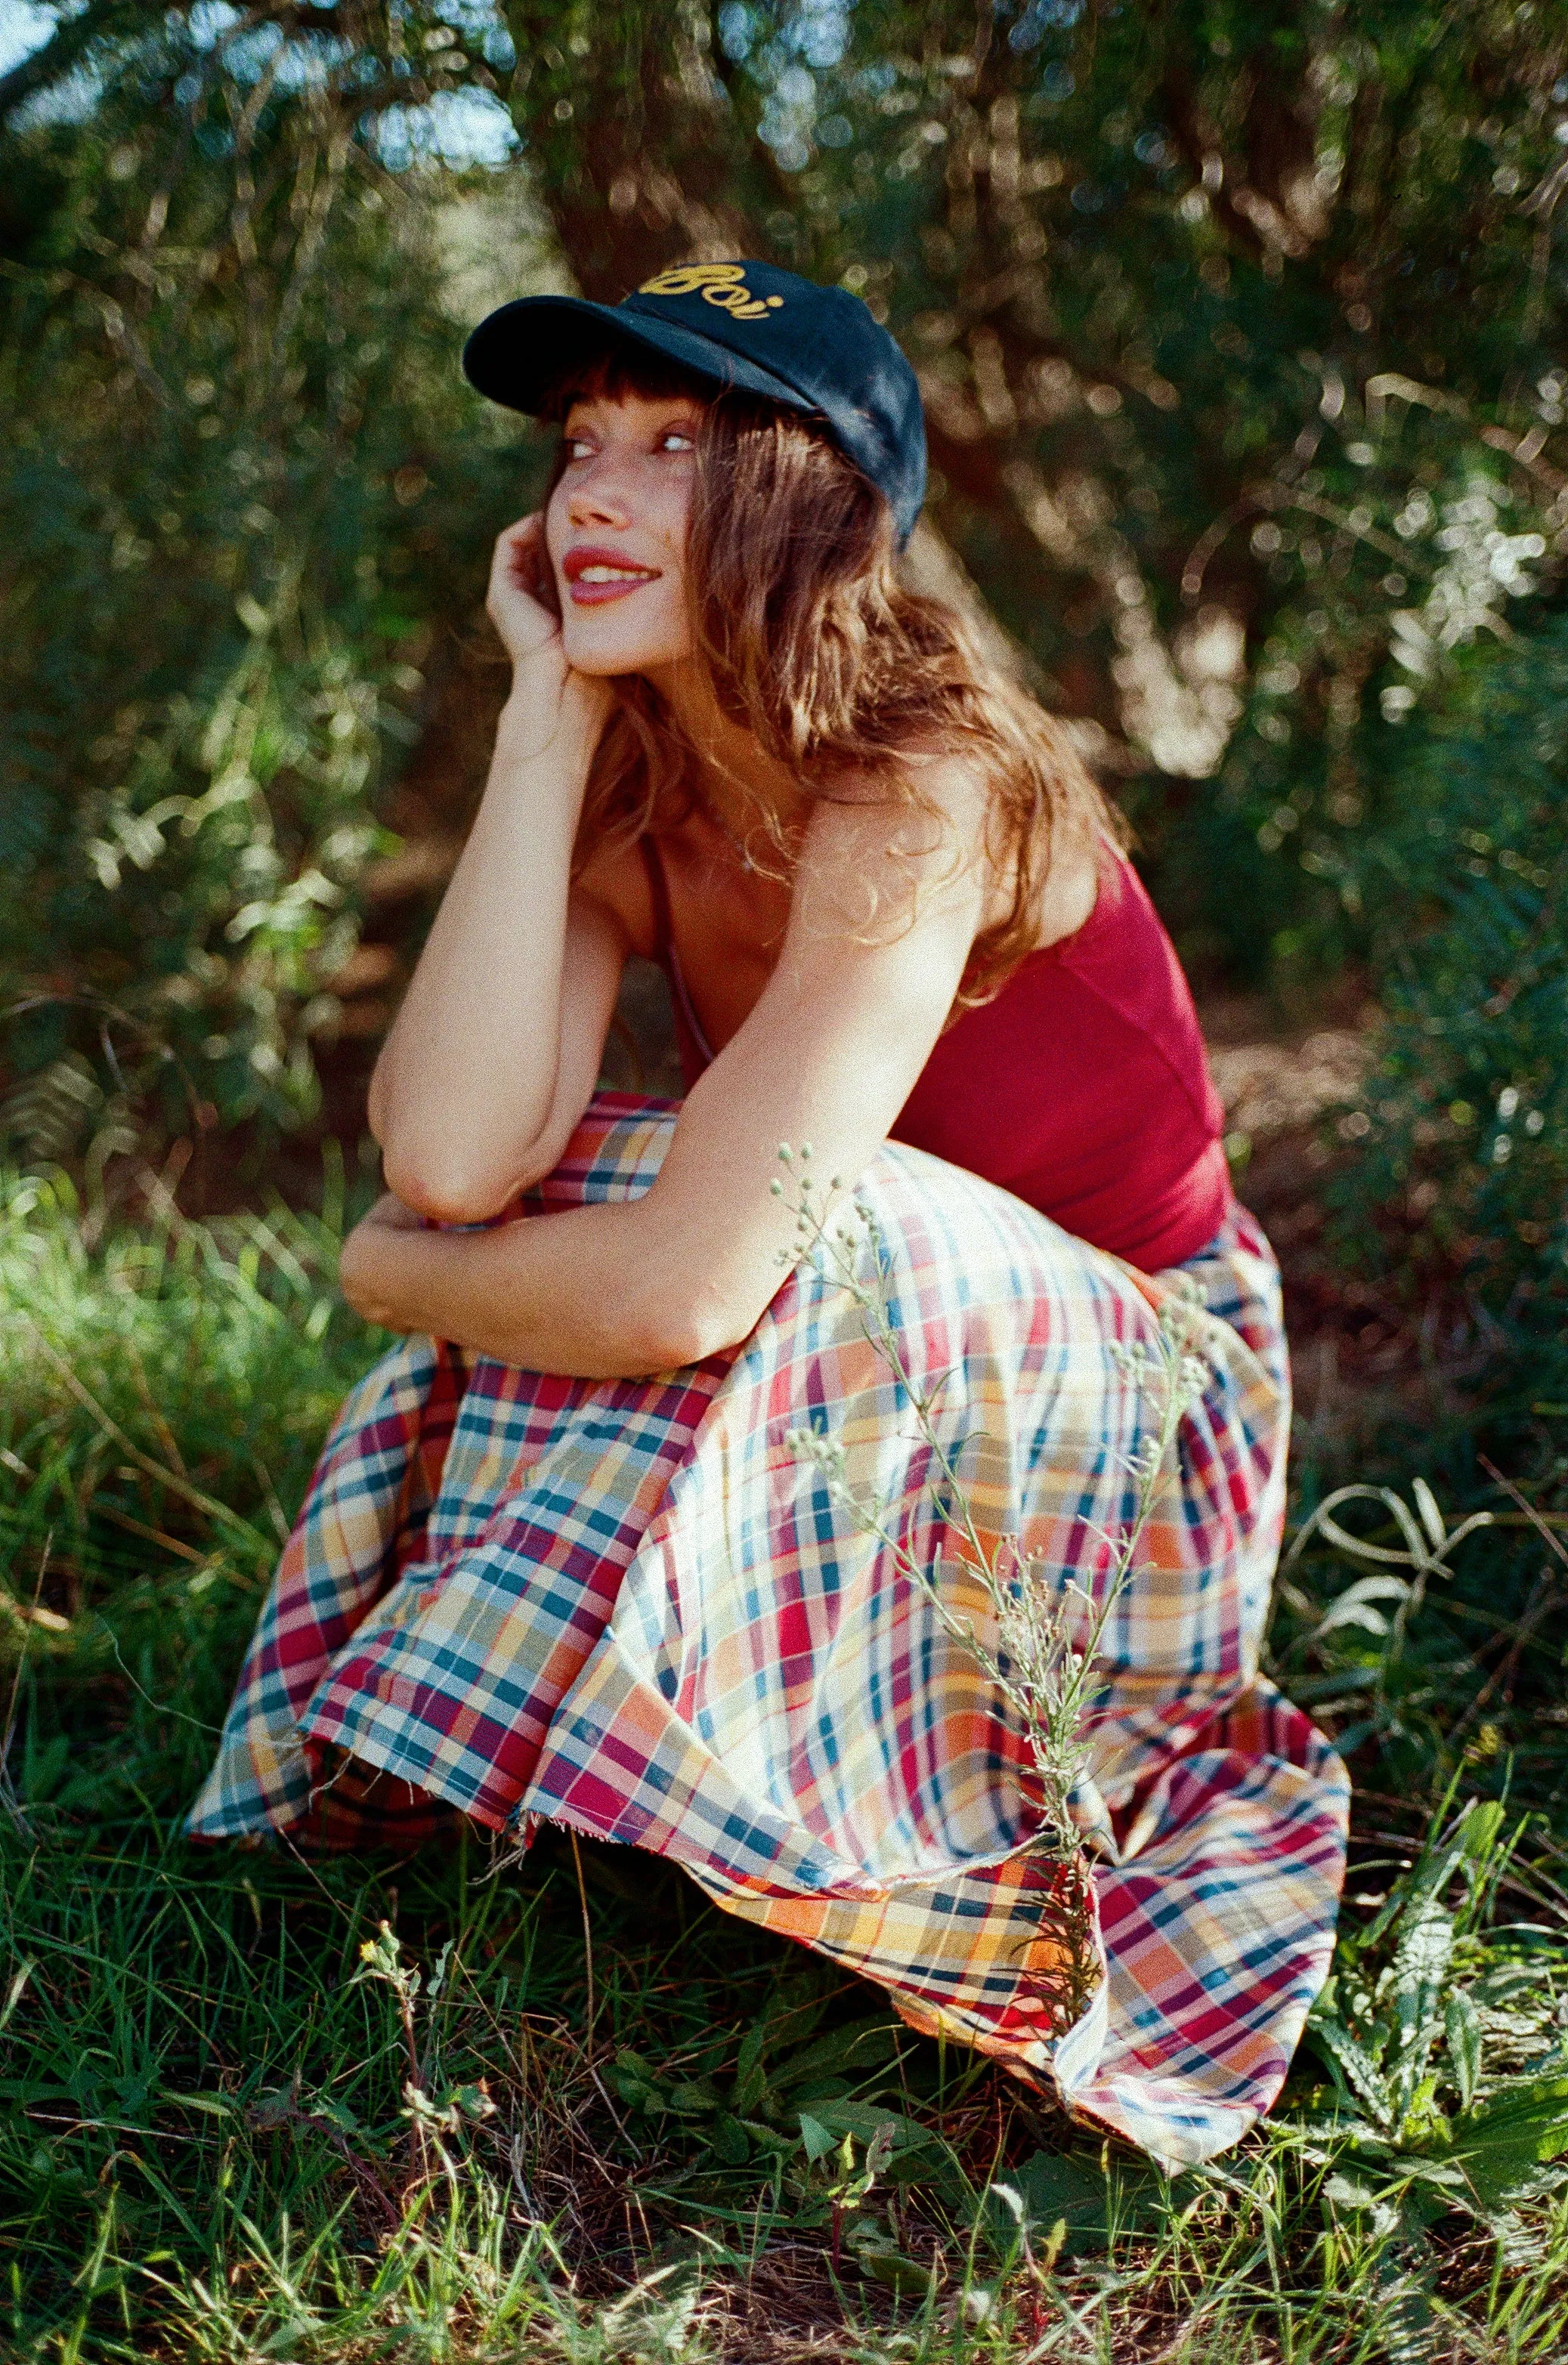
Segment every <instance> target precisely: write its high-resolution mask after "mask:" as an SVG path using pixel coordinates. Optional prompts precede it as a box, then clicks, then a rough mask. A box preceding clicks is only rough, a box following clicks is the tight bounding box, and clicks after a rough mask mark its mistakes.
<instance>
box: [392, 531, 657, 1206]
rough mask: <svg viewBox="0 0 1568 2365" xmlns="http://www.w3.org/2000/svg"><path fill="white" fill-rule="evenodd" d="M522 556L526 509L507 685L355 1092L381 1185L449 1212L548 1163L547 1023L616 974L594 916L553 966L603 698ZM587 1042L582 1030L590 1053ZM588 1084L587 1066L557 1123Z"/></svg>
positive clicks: (516, 539) (534, 557) (568, 1016)
mask: <svg viewBox="0 0 1568 2365" xmlns="http://www.w3.org/2000/svg"><path fill="white" fill-rule="evenodd" d="M539 563H540V561H539V557H538V535H537V529H536V521H535V520H533V519H532V518H528V519H524V520H523V521H522V523H521V525H519V526H515V527H511V528H509V530H508V532H506V533H504V534H502V536H501V537H500V540H499V542H498V544H497V546H496V564H495V567H494V570H493V572H492V577H491V591H490V608H491V613H492V615H493V616H494V617H495V619H496V622H497V624H498V627H499V628H500V630H501V633H502V635H503V638H504V639H505V640H506V641H507V644H508V646H509V648H510V650H511V653H512V657H513V663H514V677H513V685H512V691H511V695H510V698H509V699H508V701H507V704H506V707H505V709H504V710H503V712H502V714H501V720H500V727H499V729H498V733H497V735H496V751H495V758H494V761H493V762H492V764H491V767H490V776H489V779H488V782H487V786H486V789H485V794H484V798H483V801H481V803H480V807H479V811H478V813H477V816H476V820H475V823H474V826H473V829H472V830H471V832H470V833H469V836H468V842H467V844H466V845H465V847H464V849H463V854H462V857H461V859H460V860H459V862H458V865H457V868H456V869H455V871H454V873H453V877H452V880H451V883H450V884H449V886H448V888H447V891H446V893H445V894H444V896H443V897H442V903H441V909H440V911H439V912H438V913H437V914H436V917H435V922H434V925H432V927H431V932H430V936H429V938H428V940H427V942H426V945H425V948H424V950H423V952H422V953H421V954H420V961H419V966H418V968H417V969H416V970H415V971H414V975H413V979H412V981H411V982H410V984H409V991H408V992H407V994H406V995H405V996H404V1000H403V1005H402V1008H401V1009H400V1010H399V1012H398V1017H397V1021H396V1023H395V1025H394V1026H393V1027H392V1030H391V1033H390V1034H389V1035H388V1037H387V1038H386V1046H385V1048H384V1049H383V1051H382V1054H381V1057H380V1059H379V1060H378V1061H377V1063H376V1069H375V1076H374V1078H373V1079H372V1082H371V1088H370V1125H371V1130H372V1132H373V1133H374V1134H375V1138H376V1139H377V1140H378V1141H379V1142H380V1144H381V1147H382V1151H383V1154H384V1160H385V1166H386V1179H387V1182H388V1183H389V1185H390V1186H391V1188H392V1189H393V1190H394V1191H395V1192H396V1193H397V1194H398V1197H399V1198H401V1199H402V1200H404V1201H405V1202H406V1203H407V1205H409V1206H410V1207H412V1208H414V1209H416V1210H418V1211H419V1212H420V1214H422V1215H428V1216H437V1217H440V1218H442V1219H444V1220H446V1221H450V1222H467V1221H474V1220H476V1219H478V1218H480V1217H483V1216H488V1215H493V1214H495V1213H496V1212H497V1211H498V1209H499V1208H501V1207H502V1206H504V1205H506V1203H507V1201H508V1200H509V1199H510V1197H511V1196H512V1195H513V1194H515V1192H516V1191H517V1190H518V1189H519V1188H520V1187H521V1186H522V1185H523V1184H524V1183H527V1182H529V1181H531V1180H532V1179H533V1178H534V1176H535V1175H536V1174H537V1173H539V1172H544V1171H548V1167H549V1163H552V1162H553V1160H547V1161H546V1162H545V1163H544V1164H543V1165H541V1163H540V1159H541V1157H542V1155H543V1149H544V1148H545V1147H546V1146H547V1144H548V1142H549V1141H551V1140H553V1139H554V1138H555V1137H556V1135H557V1133H558V1131H559V1126H558V1124H557V1123H555V1122H554V1120H556V1119H558V1118H559V1115H560V1113H561V1107H562V1093H563V1087H564V1085H566V1082H567V1080H566V1079H565V1078H564V1077H563V1076H562V1073H561V1061H562V1052H561V1046H562V1042H563V1039H564V1030H569V1031H570V1032H571V1033H572V1035H573V1037H574V1040H576V1041H578V1042H579V1043H580V1041H581V1039H582V1033H583V1028H582V1024H581V1023H580V1021H581V1018H582V1009H581V1007H580V1005H584V1004H585V1003H586V1005H587V1009H588V1026H589V1030H590V1031H591V1025H592V1023H593V1019H592V1013H593V1011H594V1010H595V1009H597V1006H598V1004H599V1003H601V1002H602V1001H603V999H604V994H603V986H604V981H605V980H606V978H607V976H608V973H609V968H610V963H611V960H612V959H614V973H615V976H616V977H617V978H618V977H619V974H620V959H615V958H614V947H613V946H612V945H611V944H610V941H609V940H608V938H607V937H606V935H605V929H606V927H607V925H609V923H608V921H607V920H606V919H605V917H604V916H603V915H600V917H599V921H598V922H597V924H594V923H590V922H588V920H587V918H586V916H585V915H584V913H579V914H578V917H577V926H576V928H575V931H574V939H573V941H574V954H573V959H572V963H571V974H570V975H568V954H567V946H568V934H567V911H568V897H569V885H570V875H571V858H572V846H573V841H574V839H575V836H576V834H577V821H578V817H579V815H580V813H581V811H582V801H583V792H584V790H585V788H586V786H587V783H588V768H589V766H590V764H591V762H592V759H593V754H594V750H595V747H596V746H597V745H598V742H599V734H600V732H601V731H602V729H603V726H604V722H605V718H606V716H607V714H608V712H609V711H610V702H611V693H610V689H609V688H608V686H607V685H606V684H605V683H604V682H602V681H600V680H596V679H591V678H588V677H587V676H585V675H583V674H580V673H578V672H576V671H575V670H573V669H571V668H570V667H567V666H566V662H565V660H564V658H563V656H562V655H561V643H560V631H559V626H558V624H557V623H556V621H555V619H554V617H552V616H551V615H550V614H549V612H548V611H547V610H545V609H544V608H543V607H542V606H540V605H539V603H538V602H537V601H536V600H534V599H533V598H532V594H531V591H530V588H529V586H530V584H531V583H532V581H533V580H534V579H535V572H534V571H535V569H536V567H537V566H538V565H539ZM596 928H597V933H596ZM624 952H625V947H624V945H622V947H620V958H622V959H623V958H624ZM609 1001H610V1004H612V1003H613V1001H614V986H613V984H612V983H611V984H610V989H609ZM568 1003H575V1004H577V1005H579V1007H578V1008H577V1010H576V1011H574V1010H570V1009H568V1007H567V1004H568ZM608 1022H609V1006H608V1005H607V1006H606V1007H605V1009H604V1024H605V1025H608ZM603 1040H604V1032H603V1026H600V1029H599V1039H598V1042H597V1043H596V1044H594V1045H593V1047H592V1048H593V1056H594V1058H595V1059H596V1060H597V1056H598V1052H599V1049H600V1048H602V1045H603ZM576 1087H577V1079H575V1078H573V1079H572V1080H570V1090H572V1091H575V1090H576ZM592 1089H593V1074H592V1072H591V1071H590V1072H589V1074H588V1078H587V1082H586V1083H584V1084H583V1086H582V1097H581V1100H579V1101H578V1103H577V1109H576V1110H575V1111H574V1112H573V1113H572V1117H571V1120H570V1123H568V1125H567V1127H566V1130H567V1132H569V1131H570V1129H571V1124H572V1123H575V1122H576V1119H577V1115H580V1114H581V1110H582V1107H583V1105H584V1104H586V1102H587V1099H588V1093H590V1092H591V1091H592ZM566 1097H568V1098H569V1097H570V1091H568V1092H567V1093H566ZM556 1155H557V1156H558V1155H559V1151H558V1150H557V1152H556Z"/></svg>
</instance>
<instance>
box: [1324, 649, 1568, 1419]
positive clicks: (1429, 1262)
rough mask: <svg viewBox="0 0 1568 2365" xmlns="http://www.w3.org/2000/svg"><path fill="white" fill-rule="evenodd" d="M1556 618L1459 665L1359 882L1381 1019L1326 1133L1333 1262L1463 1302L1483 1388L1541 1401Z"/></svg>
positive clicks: (1559, 653) (1561, 829)
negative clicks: (1502, 1381) (1523, 1370)
mask: <svg viewBox="0 0 1568 2365" xmlns="http://www.w3.org/2000/svg"><path fill="white" fill-rule="evenodd" d="M1564 712H1568V617H1565V616H1564V615H1563V614H1562V612H1561V611H1554V612H1552V613H1551V614H1550V615H1548V616H1546V617H1544V618H1543V619H1542V622H1541V624H1540V629H1538V630H1536V631H1535V632H1533V633H1529V635H1528V636H1521V637H1520V638H1518V640H1514V641H1508V642H1505V643H1503V644H1493V645H1490V646H1488V647H1486V648H1484V649H1483V650H1477V651H1475V652H1474V653H1473V654H1472V656H1470V657H1469V659H1468V660H1467V662H1466V663H1465V664H1464V665H1463V666H1462V668H1461V669H1460V671H1459V672H1458V674H1457V676H1456V678H1455V680H1454V682H1453V684H1452V687H1451V688H1450V690H1449V692H1448V694H1447V695H1446V697H1445V698H1444V699H1443V700H1442V701H1440V703H1439V704H1438V705H1437V706H1436V707H1435V708H1434V711H1433V712H1432V713H1431V714H1430V716H1429V717H1428V719H1427V720H1426V721H1425V723H1422V724H1421V725H1419V726H1417V727H1416V728H1413V730H1412V734H1411V737H1410V740H1409V742H1408V745H1407V747H1406V748H1405V749H1403V750H1402V751H1401V754H1402V757H1403V760H1402V761H1399V762H1398V763H1397V765H1396V767H1395V768H1394V772H1393V777H1392V779H1391V784H1390V796H1389V820H1388V822H1387V824H1386V825H1385V827H1384V828H1383V831H1382V832H1381V833H1380V834H1379V835H1378V836H1377V838H1376V839H1375V840H1374V841H1373V842H1372V843H1371V844H1370V845H1369V846H1367V847H1366V849H1365V850H1364V852H1363V854H1362V857H1361V861H1360V864H1359V867H1358V870H1357V873H1356V877H1357V883H1358V886H1359V888H1360V891H1361V896H1362V899H1363V901H1364V902H1365V905H1366V908H1367V910H1368V912H1369V913H1370V914H1372V915H1373V924H1372V943H1373V947H1374V950H1375V954H1376V957H1377V962H1378V970H1379V991H1380V995H1381V999H1382V1001H1383V1005H1384V1008H1385V1010H1386V1013H1387V1017H1386V1022H1385V1024H1384V1026H1383V1029H1382V1032H1381V1034H1380V1037H1379V1039H1378V1046H1377V1049H1378V1056H1377V1059H1376V1060H1375V1062H1374V1064H1373V1066H1372V1071H1371V1073H1370V1075H1369V1077H1368V1081H1367V1084H1366V1089H1365V1094H1364V1098H1363V1100H1362V1103H1361V1106H1360V1107H1358V1108H1356V1109H1354V1110H1351V1111H1349V1112H1347V1113H1346V1114H1345V1115H1343V1116H1342V1118H1341V1120H1340V1133H1341V1136H1342V1138H1344V1139H1345V1140H1346V1141H1347V1142H1348V1143H1350V1144H1351V1145H1352V1146H1353V1149H1354V1165H1353V1167H1352V1168H1351V1169H1350V1171H1349V1173H1348V1174H1347V1176H1346V1178H1345V1180H1344V1181H1343V1183H1341V1184H1340V1186H1339V1190H1338V1198H1339V1203H1340V1209H1341V1239H1342V1244H1343V1246H1344V1248H1345V1249H1346V1250H1347V1251H1348V1252H1350V1253H1351V1254H1352V1255H1359V1256H1360V1257H1361V1260H1362V1261H1363V1262H1365V1263H1368V1264H1370V1265H1372V1266H1373V1267H1382V1268H1383V1269H1384V1270H1388V1269H1390V1268H1397V1269H1399V1270H1400V1271H1401V1272H1403V1274H1404V1276H1405V1278H1406V1283H1407V1285H1409V1286H1411V1287H1417V1286H1424V1287H1428V1288H1429V1287H1431V1286H1432V1285H1434V1284H1435V1283H1447V1284H1448V1285H1449V1286H1450V1288H1451V1287H1453V1286H1455V1285H1458V1286H1459V1287H1461V1288H1462V1291H1463V1292H1464V1294H1465V1295H1466V1296H1467V1298H1468V1300H1469V1302H1470V1304H1471V1306H1472V1307H1473V1308H1478V1309H1479V1311H1480V1317H1481V1318H1484V1317H1488V1316H1489V1317H1491V1331H1490V1339H1491V1343H1492V1345H1493V1347H1494V1349H1495V1350H1499V1349H1500V1350H1506V1351H1505V1352H1503V1353H1502V1354H1501V1355H1500V1356H1498V1357H1497V1359H1496V1361H1495V1365H1494V1373H1495V1376H1497V1377H1499V1378H1500V1377H1501V1376H1502V1374H1503V1373H1505V1372H1508V1371H1512V1372H1513V1373H1515V1374H1516V1375H1517V1374H1518V1369H1519V1366H1520V1363H1521V1362H1522V1360H1523V1359H1526V1358H1529V1360H1530V1362H1531V1363H1532V1366H1533V1372H1532V1378H1533V1385H1534V1393H1535V1394H1536V1395H1540V1396H1543V1397H1551V1396H1552V1395H1554V1394H1555V1393H1556V1391H1557V1372H1556V1368H1555V1364H1554V1363H1553V1362H1551V1360H1549V1361H1548V1362H1546V1363H1545V1364H1544V1365H1543V1364H1542V1362H1540V1357H1541V1356H1542V1355H1543V1354H1544V1355H1545V1356H1546V1357H1548V1359H1551V1357H1552V1355H1553V1349H1554V1342H1555V1341H1556V1339H1557V1338H1558V1336H1559V1334H1560V1332H1561V1329H1562V1319H1563V1312H1564V1306H1565V1302H1568V1267H1565V1264H1564V1258H1565V1254H1568V931H1565V930H1564V926H1563V913H1562V895H1563V889H1564V887H1565V885H1568V733H1565V726H1564V723H1563V715H1564Z"/></svg>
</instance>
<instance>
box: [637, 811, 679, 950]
mask: <svg viewBox="0 0 1568 2365" xmlns="http://www.w3.org/2000/svg"><path fill="white" fill-rule="evenodd" d="M637 851H638V853H639V854H640V855H641V856H642V857H643V869H644V870H645V871H646V873H647V877H648V892H649V894H650V895H651V896H652V897H653V899H654V958H655V960H656V961H657V962H658V963H659V964H660V966H661V967H664V968H667V967H668V965H669V957H670V948H671V946H672V945H673V943H674V935H673V931H672V929H671V926H670V916H669V881H668V880H667V879H666V877H665V866H664V858H663V857H662V856H661V854H660V853H659V849H658V844H657V841H656V840H655V839H654V838H652V837H650V836H649V835H648V834H647V832H646V831H645V830H644V833H643V835H642V836H641V837H640V838H639V839H638V840H637Z"/></svg>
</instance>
